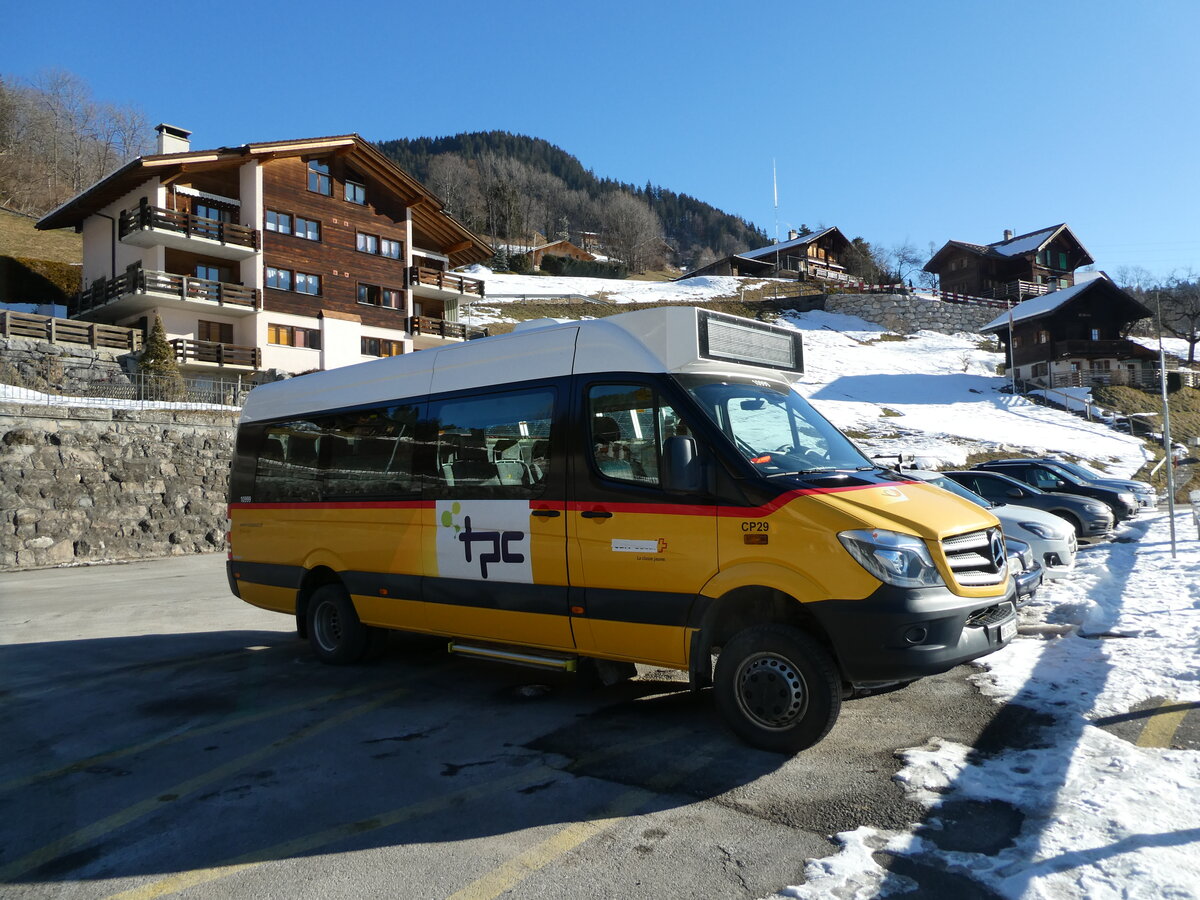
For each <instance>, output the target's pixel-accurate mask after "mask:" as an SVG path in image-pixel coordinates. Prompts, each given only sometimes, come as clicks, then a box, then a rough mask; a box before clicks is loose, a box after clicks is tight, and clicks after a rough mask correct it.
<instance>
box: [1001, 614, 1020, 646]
mask: <svg viewBox="0 0 1200 900" xmlns="http://www.w3.org/2000/svg"><path fill="white" fill-rule="evenodd" d="M1016 636H1017V620H1016V619H1010V620H1009V621H1007V622H1005V623H1004V624H1003V625H1001V626H1000V642H1001V643H1004V642H1005V641H1007V640H1010V639H1011V638H1015V637H1016Z"/></svg>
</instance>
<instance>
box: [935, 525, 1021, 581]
mask: <svg viewBox="0 0 1200 900" xmlns="http://www.w3.org/2000/svg"><path fill="white" fill-rule="evenodd" d="M997 547H999V550H998V551H997ZM942 552H943V553H945V554H946V563H947V564H948V565H949V566H950V571H951V573H953V575H954V580H955V581H957V582H958V583H959V584H960V585H962V586H963V587H986V586H987V585H992V584H1000V583H1001V582H1003V581H1004V579H1005V576H1007V574H1008V562H1007V560H1006V559H1005V556H1006V554H1005V550H1004V538H1003V537H1002V536H1001V534H1000V530H999V529H998V528H989V529H987V530H986V531H971V532H968V533H967V534H956V535H954V536H953V537H948V538H944V539H943V540H942Z"/></svg>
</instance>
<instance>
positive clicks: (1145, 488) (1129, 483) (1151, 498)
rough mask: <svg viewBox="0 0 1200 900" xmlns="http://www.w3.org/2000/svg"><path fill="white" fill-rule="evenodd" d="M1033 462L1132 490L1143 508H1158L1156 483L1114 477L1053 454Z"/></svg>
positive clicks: (1100, 483) (1103, 484) (1079, 476)
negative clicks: (1057, 457) (1058, 457)
mask: <svg viewBox="0 0 1200 900" xmlns="http://www.w3.org/2000/svg"><path fill="white" fill-rule="evenodd" d="M1033 462H1041V463H1046V464H1047V465H1051V466H1055V467H1057V468H1059V469H1066V470H1067V471H1068V472H1070V473H1071V474H1072V475H1074V476H1076V477H1077V478H1082V479H1083V480H1084V481H1090V482H1092V483H1093V484H1098V485H1100V486H1101V487H1110V488H1112V489H1113V490H1117V491H1130V492H1131V493H1132V494H1133V495H1134V496H1135V497H1136V498H1137V501H1138V506H1139V507H1140V508H1141V509H1157V508H1158V492H1157V491H1155V490H1154V485H1152V484H1150V483H1148V482H1145V481H1135V480H1134V479H1132V478H1112V477H1111V476H1108V475H1105V474H1103V473H1101V472H1097V471H1095V470H1093V469H1089V468H1088V467H1087V466H1085V465H1083V464H1082V463H1077V462H1068V461H1067V460H1065V459H1055V458H1054V457H1052V456H1046V457H1041V458H1038V459H1035V460H1033Z"/></svg>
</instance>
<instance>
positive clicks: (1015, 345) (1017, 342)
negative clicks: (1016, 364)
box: [1012, 334, 1023, 350]
mask: <svg viewBox="0 0 1200 900" xmlns="http://www.w3.org/2000/svg"><path fill="white" fill-rule="evenodd" d="M1022 343H1023V342H1022V340H1021V337H1020V335H1016V334H1014V335H1013V341H1012V344H1013V349H1014V350H1015V349H1017V348H1018V347H1020V346H1021V344H1022Z"/></svg>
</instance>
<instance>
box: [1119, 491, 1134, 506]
mask: <svg viewBox="0 0 1200 900" xmlns="http://www.w3.org/2000/svg"><path fill="white" fill-rule="evenodd" d="M1117 499H1118V500H1120V501H1121V502H1122V503H1127V504H1129V505H1130V506H1137V498H1136V497H1135V496H1133V494H1131V493H1129V492H1128V491H1121V493H1119V494H1117Z"/></svg>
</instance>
